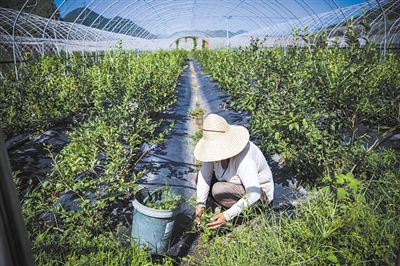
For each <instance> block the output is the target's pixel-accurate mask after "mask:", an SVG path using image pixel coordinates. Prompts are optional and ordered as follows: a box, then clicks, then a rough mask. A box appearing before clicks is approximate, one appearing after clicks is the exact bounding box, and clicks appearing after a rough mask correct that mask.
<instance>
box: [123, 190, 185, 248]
mask: <svg viewBox="0 0 400 266" xmlns="http://www.w3.org/2000/svg"><path fill="white" fill-rule="evenodd" d="M155 191H160V187H153V188H144V189H141V190H139V191H138V192H137V193H136V194H135V197H134V200H133V203H132V204H133V207H134V211H133V219H132V233H131V237H132V240H133V241H135V242H137V243H139V244H140V245H141V246H143V247H145V246H146V247H148V248H149V249H150V252H151V254H164V253H165V252H166V251H167V250H168V248H169V246H170V239H171V235H172V231H173V228H174V223H175V218H176V216H177V215H178V214H179V212H180V206H178V207H177V208H175V209H172V210H158V209H154V208H149V207H147V206H145V203H146V202H145V201H146V199H148V197H149V196H152V195H153V194H152V193H154V192H155ZM173 193H174V194H173V195H174V197H176V198H177V199H179V198H180V197H179V195H178V194H176V193H175V192H173ZM164 194H165V193H164ZM164 194H161V197H164V196H165V195H164ZM170 196H171V195H170Z"/></svg>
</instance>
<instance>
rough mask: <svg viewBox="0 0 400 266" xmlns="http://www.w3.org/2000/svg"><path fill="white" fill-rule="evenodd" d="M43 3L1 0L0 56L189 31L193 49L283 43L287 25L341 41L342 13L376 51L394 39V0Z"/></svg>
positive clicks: (133, 42) (143, 40)
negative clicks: (360, 26) (46, 6)
mask: <svg viewBox="0 0 400 266" xmlns="http://www.w3.org/2000/svg"><path fill="white" fill-rule="evenodd" d="M354 2H358V3H356V4H354ZM349 3H353V4H352V5H349ZM44 4H45V2H44V1H43V0H42V1H26V2H25V3H21V4H20V5H15V6H14V8H17V9H11V8H10V7H8V8H7V5H6V7H1V9H0V17H1V24H0V54H1V55H2V57H3V58H6V57H8V58H13V60H14V61H17V60H20V59H21V57H22V55H23V54H24V53H26V52H28V53H41V54H43V53H49V52H60V51H62V50H64V51H67V52H71V51H81V50H85V51H98V50H106V49H108V48H109V47H112V46H115V44H116V42H117V41H119V40H122V41H123V45H124V48H126V49H137V50H157V49H167V50H168V49H173V48H176V46H177V45H178V46H179V47H182V48H188V49H191V48H192V47H193V41H192V38H196V39H197V41H196V45H197V47H198V48H201V46H202V40H204V42H203V43H207V47H208V48H210V49H217V48H225V47H231V48H237V47H240V46H247V45H248V44H249V43H250V39H251V38H260V39H264V38H265V45H266V46H290V45H293V39H292V38H291V36H292V33H293V30H294V29H298V30H299V31H300V34H306V33H308V34H314V35H316V36H318V35H321V34H324V35H325V36H326V37H327V38H329V40H331V41H332V42H334V41H339V42H343V35H344V31H345V26H346V23H347V22H348V21H349V19H350V18H354V21H353V23H354V25H358V24H361V23H362V22H364V21H365V22H366V23H368V24H369V25H368V26H367V25H366V28H365V29H360V32H359V38H360V39H362V38H364V39H365V38H366V37H367V36H368V39H369V41H371V42H373V43H376V44H379V45H380V46H381V48H382V50H384V49H386V48H387V47H393V46H396V47H397V46H398V45H399V42H400V37H399V31H400V19H399V13H398V12H399V6H400V3H399V2H398V1H390V0H367V1H338V0H336V1H335V0H331V1H328V0H325V1H307V0H301V1H300V0H291V1H265V0H253V1H243V0H241V1H239V0H238V1H210V0H204V1H186V0H180V1H179V0H178V1H176V0H173V1H172V0H171V1H157V0H153V1H124V0H117V1H100V0H93V1H90V2H88V1H77V0H73V1H67V0H64V1H56V4H53V5H54V6H53V7H52V9H51V10H50V11H48V12H47V13H46V15H47V17H43V15H42V16H40V15H37V14H40V12H41V10H42V9H43V8H42V5H44ZM46 4H47V3H46ZM8 5H10V4H8ZM43 13H44V12H43ZM179 40H181V41H179ZM188 40H189V42H190V44H189V43H188ZM343 43H344V42H343ZM297 45H304V43H303V44H301V43H297ZM10 55H12V57H10Z"/></svg>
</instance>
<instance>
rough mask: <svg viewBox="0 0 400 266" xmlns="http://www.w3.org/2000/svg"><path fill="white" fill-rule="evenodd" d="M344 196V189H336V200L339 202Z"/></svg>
mask: <svg viewBox="0 0 400 266" xmlns="http://www.w3.org/2000/svg"><path fill="white" fill-rule="evenodd" d="M346 195H347V191H346V190H345V189H344V188H341V187H339V188H337V189H336V198H337V199H338V200H341V199H342V198H344V197H346Z"/></svg>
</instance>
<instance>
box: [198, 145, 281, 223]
mask: <svg viewBox="0 0 400 266" xmlns="http://www.w3.org/2000/svg"><path fill="white" fill-rule="evenodd" d="M213 172H215V176H216V178H217V180H218V181H222V182H231V183H233V184H242V185H243V187H244V189H245V191H246V194H245V195H244V196H243V197H242V198H241V199H240V200H239V201H238V202H237V203H235V204H234V205H233V206H232V207H231V208H229V209H228V210H226V211H225V212H224V216H225V219H226V220H227V221H229V220H231V219H233V218H234V217H235V216H237V215H238V214H240V213H241V212H242V210H243V209H244V208H246V207H248V206H250V205H251V204H253V203H255V202H256V201H257V200H259V199H260V196H261V190H260V189H263V190H264V191H265V193H266V195H267V197H268V200H269V201H272V200H273V198H274V181H273V177H272V172H271V169H270V167H269V165H268V163H267V160H266V159H265V157H264V154H263V153H262V152H261V150H260V149H259V148H258V147H257V146H256V145H255V144H254V143H253V142H251V141H249V143H248V144H247V145H246V147H245V148H244V149H243V151H241V152H240V153H239V154H237V155H235V156H233V157H231V158H230V159H229V164H228V167H227V168H226V170H225V169H223V167H222V164H221V161H216V162H203V164H202V166H201V168H200V171H199V175H198V181H197V202H198V204H199V205H202V206H205V202H206V200H207V197H208V194H209V191H210V184H211V179H212V176H213Z"/></svg>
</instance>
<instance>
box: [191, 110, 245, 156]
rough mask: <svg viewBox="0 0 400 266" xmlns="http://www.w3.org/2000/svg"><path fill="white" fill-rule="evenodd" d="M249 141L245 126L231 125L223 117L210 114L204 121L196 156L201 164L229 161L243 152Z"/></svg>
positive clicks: (195, 151) (195, 152) (195, 150)
mask: <svg viewBox="0 0 400 266" xmlns="http://www.w3.org/2000/svg"><path fill="white" fill-rule="evenodd" d="M249 139H250V135H249V131H248V130H247V129H246V128H245V127H244V126H238V125H230V124H228V122H226V120H225V119H224V118H223V117H221V116H219V115H217V114H210V115H208V116H207V117H206V119H205V120H204V123H203V137H202V138H201V139H200V141H199V142H198V143H197V145H196V147H195V149H194V156H195V157H196V159H197V160H199V161H201V162H214V161H220V160H224V159H228V158H230V157H232V156H235V155H237V154H238V153H239V152H241V151H242V150H243V149H244V148H245V147H246V145H247V143H248V142H249Z"/></svg>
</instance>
